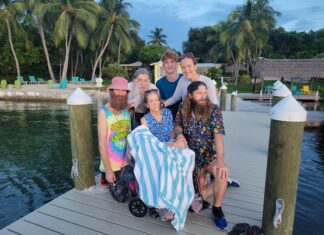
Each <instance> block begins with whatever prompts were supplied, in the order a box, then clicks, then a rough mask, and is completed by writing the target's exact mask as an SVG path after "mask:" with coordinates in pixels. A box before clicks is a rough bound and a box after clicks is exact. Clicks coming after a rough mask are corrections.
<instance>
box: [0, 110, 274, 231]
mask: <svg viewBox="0 0 324 235" xmlns="http://www.w3.org/2000/svg"><path fill="white" fill-rule="evenodd" d="M223 116H224V123H225V131H226V135H225V139H224V142H225V161H226V162H227V164H228V166H229V168H230V177H231V178H235V179H237V180H238V181H239V182H240V183H241V187H240V188H229V189H228V190H227V192H226V194H225V199H224V203H223V210H224V213H225V216H226V218H227V220H228V222H229V228H228V230H226V231H220V230H218V229H216V227H215V225H214V222H213V220H212V217H211V210H210V209H207V210H204V211H202V212H200V214H198V215H197V214H194V213H190V212H189V213H188V216H187V221H186V224H185V227H184V228H183V229H182V230H181V231H178V232H177V231H176V230H174V228H173V227H172V225H171V224H170V222H162V221H161V220H160V219H159V218H157V219H154V218H151V217H150V216H149V215H146V216H145V217H143V218H137V217H134V216H133V215H132V214H131V213H130V212H129V210H128V203H127V202H126V203H118V202H116V201H115V200H114V199H112V197H111V196H110V194H109V192H108V191H107V190H104V191H103V192H99V191H98V192H84V191H78V190H76V189H72V190H70V191H68V192H66V193H65V194H63V195H61V196H59V197H58V198H56V199H54V200H53V201H51V202H49V203H47V204H45V205H44V206H42V207H40V208H38V209H37V210H35V211H33V212H32V213H30V214H28V215H26V216H24V217H23V218H21V219H19V220H18V221H16V222H14V223H12V224H10V225H8V226H7V227H5V228H3V229H2V230H0V234H1V235H4V234H23V235H28V234H31V235H37V234H42V235H43V234H46V235H48V234H78V235H81V234H87V235H88V234H111V235H114V234H118V235H122V234H128V235H133V234H134V235H137V234H156V235H164V234H168V235H169V234H184V235H185V234H191V235H193V234H203V235H217V234H219V235H224V234H227V233H228V231H230V230H231V228H232V227H233V226H234V225H235V224H237V223H248V224H250V225H257V226H259V227H261V221H262V209H263V198H264V185H265V175H266V163H267V160H266V159H267V151H268V141H269V133H270V130H269V127H270V116H269V114H267V113H251V112H224V113H223Z"/></svg>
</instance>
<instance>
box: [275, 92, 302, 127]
mask: <svg viewBox="0 0 324 235" xmlns="http://www.w3.org/2000/svg"><path fill="white" fill-rule="evenodd" d="M270 116H271V119H273V120H277V121H284V122H305V121H306V116H307V112H306V110H305V109H304V108H303V106H301V105H300V104H299V103H298V102H297V100H296V99H295V98H294V97H293V96H292V95H288V96H287V97H285V98H283V99H282V100H280V101H279V102H278V103H277V104H276V105H275V106H273V107H272V108H271V110H270Z"/></svg>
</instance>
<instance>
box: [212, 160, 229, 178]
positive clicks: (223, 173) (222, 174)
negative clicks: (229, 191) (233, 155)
mask: <svg viewBox="0 0 324 235" xmlns="http://www.w3.org/2000/svg"><path fill="white" fill-rule="evenodd" d="M210 166H211V167H213V168H214V167H215V168H216V173H217V174H218V177H219V178H220V179H224V178H226V177H228V175H229V170H228V167H227V165H226V164H225V162H223V161H217V160H214V161H213V162H212V163H211V165H210Z"/></svg>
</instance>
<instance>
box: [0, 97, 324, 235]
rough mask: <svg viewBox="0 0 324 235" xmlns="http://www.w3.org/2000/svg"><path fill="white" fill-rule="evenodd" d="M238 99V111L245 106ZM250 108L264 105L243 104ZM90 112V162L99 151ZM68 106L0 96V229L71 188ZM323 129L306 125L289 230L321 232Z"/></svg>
mask: <svg viewBox="0 0 324 235" xmlns="http://www.w3.org/2000/svg"><path fill="white" fill-rule="evenodd" d="M239 102H242V101H239V100H238V106H237V107H238V110H246V107H244V105H241V104H242V103H239ZM251 105H252V106H253V110H254V111H260V112H268V111H269V106H268V105H267V103H266V104H264V105H258V104H255V103H253V104H251V102H249V103H248V106H249V107H250V109H251V107H252V106H251ZM96 115H97V111H96V107H94V108H93V111H92V123H94V124H93V140H94V156H95V166H98V161H99V157H98V156H99V154H98V148H97V137H96V135H97V133H96ZM70 146H71V145H70V132H69V120H68V107H67V106H66V105H65V104H55V103H54V104H53V103H17V102H1V101H0V169H1V171H0V208H1V209H0V229H1V228H3V227H5V226H6V225H8V224H10V223H12V222H14V221H16V220H17V219H19V218H20V217H22V216H24V215H26V214H28V213H30V212H31V211H33V210H35V209H37V208H38V207H40V206H42V205H43V204H45V203H47V202H48V201H50V200H52V199H54V198H56V197H58V196H59V195H61V194H63V193H64V192H66V191H68V190H69V189H71V188H72V187H73V182H72V180H71V179H70V176H69V174H70V169H71V147H70ZM323 182H324V128H323V127H322V128H319V129H312V130H306V131H305V133H304V138H303V145H302V157H301V167H300V176H299V186H298V194H297V205H296V215H295V225H294V235H302V234H308V235H311V234H314V235H315V234H321V231H324V223H323V222H322V221H323V218H324V209H323V208H324V189H323V185H324V184H323Z"/></svg>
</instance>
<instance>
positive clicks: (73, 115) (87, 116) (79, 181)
mask: <svg viewBox="0 0 324 235" xmlns="http://www.w3.org/2000/svg"><path fill="white" fill-rule="evenodd" d="M67 104H68V105H69V112H70V133H71V145H72V162H73V166H72V172H71V176H73V180H74V187H75V188H76V189H79V190H82V189H86V188H88V187H90V186H92V185H95V178H94V166H93V142H92V128H91V104H92V99H91V97H89V96H88V95H87V94H86V93H85V92H83V91H82V90H81V89H80V88H78V89H76V90H75V91H74V92H73V93H72V94H71V95H70V96H69V97H68V99H67Z"/></svg>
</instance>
